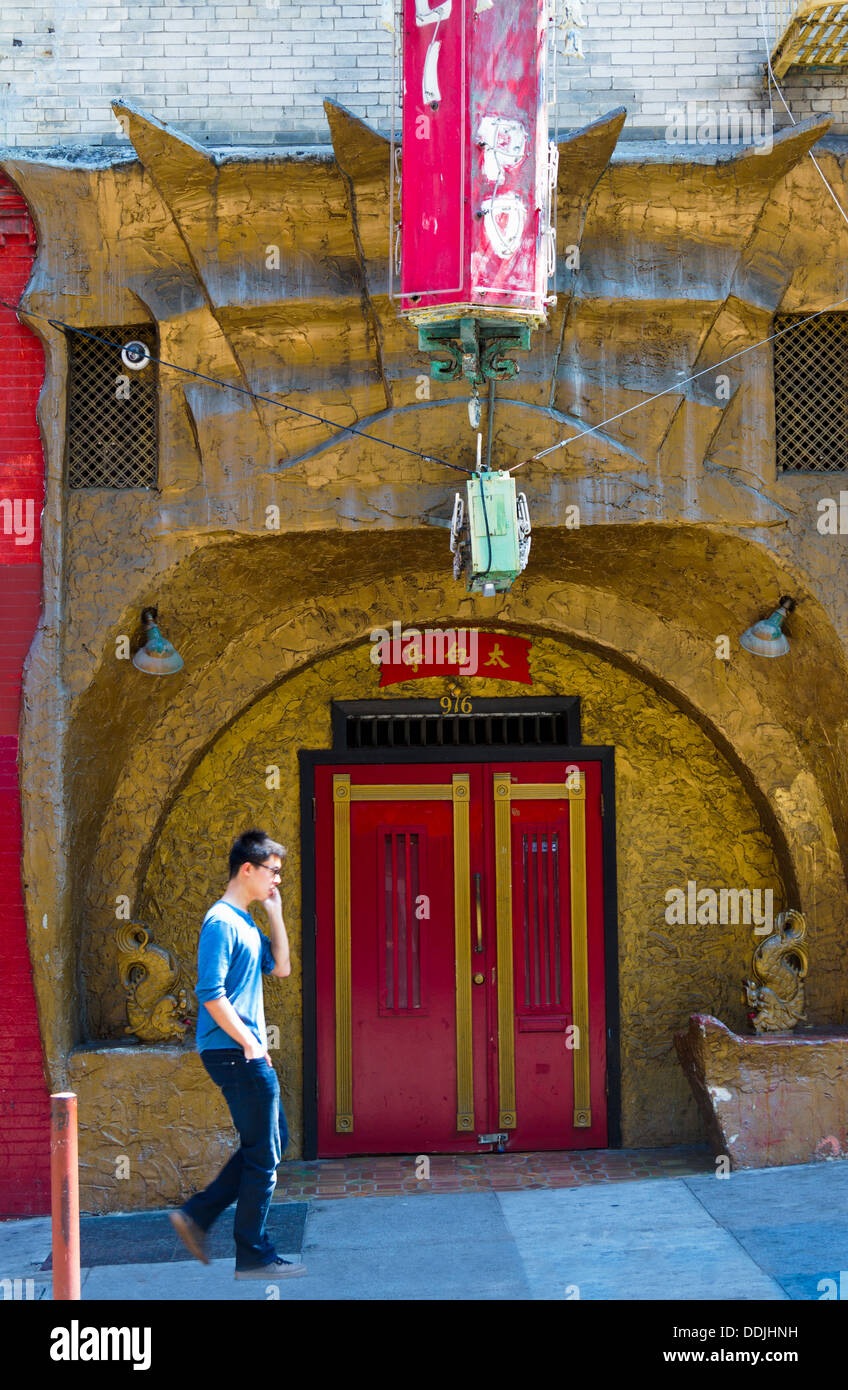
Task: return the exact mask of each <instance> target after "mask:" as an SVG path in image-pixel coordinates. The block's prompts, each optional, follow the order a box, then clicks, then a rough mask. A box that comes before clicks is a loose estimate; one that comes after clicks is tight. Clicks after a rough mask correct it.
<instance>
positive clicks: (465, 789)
mask: <svg viewBox="0 0 848 1390" xmlns="http://www.w3.org/2000/svg"><path fill="white" fill-rule="evenodd" d="M451 788H452V791H451V795H452V797H453V921H454V953H455V960H456V1127H457V1129H458V1130H463V1131H467V1130H471V1129H473V1128H474V1063H473V1058H472V1052H471V1040H472V1030H471V864H470V859H469V838H470V835H469V802H470V797H471V788H470V775H469V773H467V772H456V773H454V775H453V777H452V779H451Z"/></svg>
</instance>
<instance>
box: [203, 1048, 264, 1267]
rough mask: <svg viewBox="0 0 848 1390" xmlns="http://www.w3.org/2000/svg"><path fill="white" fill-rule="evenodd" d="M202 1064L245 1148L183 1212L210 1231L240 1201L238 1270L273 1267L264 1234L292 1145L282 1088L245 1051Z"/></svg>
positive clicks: (213, 1054)
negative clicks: (280, 1165) (247, 1058)
mask: <svg viewBox="0 0 848 1390" xmlns="http://www.w3.org/2000/svg"><path fill="white" fill-rule="evenodd" d="M200 1059H201V1061H202V1062H203V1065H204V1067H205V1068H206V1070H207V1071H208V1073H209V1075H210V1076H211V1078H212V1080H213V1081H214V1082H215V1084H216V1085H217V1086H220V1088H221V1090H222V1091H223V1093H224V1099H225V1100H226V1102H227V1105H228V1106H229V1107H230V1114H231V1115H232V1117H233V1124H234V1125H235V1127H236V1129H237V1130H238V1132H239V1138H240V1139H241V1147H240V1148H239V1150H238V1151H237V1153H234V1154H233V1156H232V1158H231V1159H230V1161H229V1163H227V1164H225V1165H224V1167H223V1168H222V1169H221V1171H220V1173H219V1174H218V1176H217V1178H216V1179H215V1181H214V1182H211V1183H210V1184H209V1186H208V1187H207V1188H204V1190H203V1192H197V1193H195V1195H194V1196H193V1197H190V1198H189V1200H188V1201H187V1202H186V1203H185V1205H184V1206H183V1211H184V1212H185V1213H186V1215H187V1216H190V1217H191V1218H192V1220H193V1221H196V1222H197V1224H198V1226H201V1227H202V1228H203V1230H204V1231H208V1229H209V1227H210V1226H211V1225H212V1222H213V1221H215V1220H216V1218H217V1217H219V1216H220V1215H221V1212H222V1211H224V1210H225V1209H226V1208H227V1207H228V1206H230V1204H231V1203H232V1202H235V1201H237V1202H238V1205H237V1206H236V1216H235V1222H234V1225H233V1235H234V1236H235V1241H236V1269H255V1268H256V1267H257V1266H258V1265H267V1264H271V1262H272V1261H273V1260H274V1259H275V1258H276V1253H277V1252H276V1250H275V1249H274V1246H273V1243H272V1242H271V1241H270V1240H269V1239H268V1237H267V1235H266V1234H265V1222H266V1220H267V1217H268V1208H269V1206H270V1205H271V1195H272V1193H273V1191H274V1188H275V1186H276V1183H277V1164H278V1163H279V1162H280V1159H281V1158H282V1156H283V1154H284V1153H285V1150H286V1145H287V1144H288V1142H289V1134H288V1126H287V1124H286V1116H285V1111H284V1110H283V1107H282V1106H281V1104H280V1083H279V1082H278V1080H277V1074H276V1072H275V1071H274V1068H273V1067H270V1066H269V1065H268V1063H267V1062H266V1061H265V1059H264V1058H262V1057H260V1058H258V1059H257V1060H256V1061H253V1062H248V1061H245V1056H244V1053H243V1052H242V1050H241V1048H240V1047H222V1048H210V1049H208V1050H207V1051H205V1052H201V1054H200Z"/></svg>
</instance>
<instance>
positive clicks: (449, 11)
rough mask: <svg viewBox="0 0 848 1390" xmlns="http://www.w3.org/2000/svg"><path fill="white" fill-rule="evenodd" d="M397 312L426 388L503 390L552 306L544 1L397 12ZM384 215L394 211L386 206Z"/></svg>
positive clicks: (438, 1)
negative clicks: (414, 333) (454, 383)
mask: <svg viewBox="0 0 848 1390" xmlns="http://www.w3.org/2000/svg"><path fill="white" fill-rule="evenodd" d="M402 14H403V136H402V140H403V145H402V149H403V180H402V190H401V200H400V201H401V225H400V252H401V274H400V293H399V300H400V312H401V314H402V315H404V317H406V318H409V319H410V320H411V321H412V322H413V323H416V324H418V325H419V346H420V347H421V348H422V349H423V350H425V351H427V350H429V351H439V352H442V353H444V352H446V353H447V354H448V358H449V360H448V361H447V362H445V361H435V362H434V363H433V367H432V375H433V376H434V377H435V378H436V379H439V378H441V379H456V378H457V377H458V376H459V375H460V373H463V374H464V375H465V376H466V377H468V379H469V380H470V381H471V383H472V388H473V389H474V391H475V394H476V390H477V387H478V386H479V384H480V383H481V381H482V380H483V379H485V378H492V377H507V376H512V375H514V374H515V372H516V371H517V370H518V367H517V364H516V363H515V362H513V361H512V360H511V359H509V358H504V355H503V354H504V352H505V351H510V350H512V349H514V348H519V347H520V348H528V347H529V345H530V330H531V329H532V328H533V327H535V326H537V325H539V324H541V323H544V322H545V319H546V305H547V304H550V303H552V302H554V300H553V298H552V297H551V296H549V294H548V284H549V280H550V277H551V276H552V274H553V270H554V250H555V243H554V238H555V233H554V228H553V225H552V213H553V189H554V187H555V184H556V164H557V149H556V145H554V144H549V142H548V121H547V107H548V96H549V93H548V90H547V83H546V70H547V67H548V51H549V48H552V40H553V28H554V19H553V15H552V14H551V12H550V6H549V3H548V0H520V3H516V0H403V10H402ZM393 203H394V200H393Z"/></svg>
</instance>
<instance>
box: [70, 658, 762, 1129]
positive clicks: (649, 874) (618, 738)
mask: <svg viewBox="0 0 848 1390" xmlns="http://www.w3.org/2000/svg"><path fill="white" fill-rule="evenodd" d="M368 651H369V649H368V647H367V646H362V645H359V646H357V647H355V648H351V649H348V650H346V651H342V652H339V653H337V654H336V655H334V656H332V657H330V658H328V659H326V660H324V661H320V662H318V663H316V664H315V665H313V666H310V667H308V668H307V669H305V670H302V671H300V672H298V673H297V674H295V675H293V676H292V677H291V678H290V679H289V680H287V681H285V682H284V683H283V684H282V685H280V686H279V687H278V688H277V689H276V690H274V691H273V692H272V693H271V694H269V695H267V696H266V697H265V698H263V699H261V700H259V701H258V702H257V703H256V704H255V705H253V706H252V707H251V709H249V710H248V711H247V713H245V714H244V715H242V716H241V717H240V718H239V719H238V720H236V721H235V722H234V723H233V724H231V725H230V726H229V727H228V728H227V729H226V730H225V731H224V732H223V733H222V734H221V736H220V737H219V738H218V739H217V741H216V742H215V744H214V746H213V747H212V748H211V749H210V750H209V751H208V752H207V753H206V755H205V756H204V757H203V758H202V759H201V761H200V762H199V763H198V765H197V766H196V768H195V769H194V771H193V772H192V774H191V776H190V777H189V779H188V781H187V783H186V784H185V786H184V787H183V789H182V791H181V792H180V794H179V796H178V798H177V800H176V802H175V804H174V805H173V807H172V808H171V810H170V812H169V814H168V816H167V818H166V820H165V822H164V824H163V826H162V828H161V832H160V834H159V837H158V839H157V842H156V845H155V848H154V851H153V855H152V858H151V861H150V865H149V868H148V871H147V875H146V878H145V881H144V886H143V889H142V892H141V895H140V898H139V903H138V912H139V915H140V916H141V918H142V920H144V921H145V922H149V923H150V924H151V925H152V926H153V927H154V931H155V934H156V939H157V941H159V942H161V943H165V944H168V945H170V946H171V947H172V948H173V949H174V950H175V952H176V953H177V955H178V956H179V958H180V960H181V961H182V962H183V964H184V976H183V982H184V983H185V984H187V985H189V986H190V985H191V984H193V982H194V979H195V974H194V958H195V952H196V942H197V934H198V930H199V925H200V922H201V920H202V918H203V914H204V912H205V911H206V909H207V907H208V906H209V905H210V904H211V902H212V901H214V899H215V897H217V896H218V895H219V894H220V893H221V892H222V891H223V889H224V886H225V884H226V854H227V852H228V850H229V845H230V842H231V841H232V839H233V838H234V836H235V835H236V834H237V833H238V832H239V831H240V830H242V829H246V828H247V827H248V826H249V825H253V824H258V825H260V826H263V827H266V828H267V829H268V830H269V831H270V832H271V833H272V834H274V835H275V836H276V837H278V838H280V839H281V840H282V841H283V842H284V843H285V844H286V846H287V848H288V856H287V859H286V863H285V869H284V876H283V885H282V893H283V899H284V905H285V909H286V920H287V922H288V924H289V926H290V930H291V936H292V942H293V950H294V959H295V965H294V970H293V972H292V975H291V976H290V977H289V978H288V979H286V980H268V981H266V985H265V999H266V1012H267V1019H268V1022H269V1024H270V1023H275V1024H277V1025H278V1026H279V1028H280V1033H281V1047H280V1051H279V1053H277V1054H276V1055H275V1065H276V1066H277V1068H278V1071H279V1074H280V1082H281V1089H282V1092H283V1096H284V1101H285V1104H286V1109H287V1113H288V1115H289V1118H290V1125H291V1131H292V1138H293V1142H294V1147H293V1152H298V1151H299V1141H300V1137H301V1133H302V1115H301V1066H302V1050H301V1000H300V990H301V975H300V956H301V952H300V941H301V930H300V921H299V897H300V886H299V885H300V853H299V845H300V839H299V837H300V825H299V820H300V817H299V800H298V798H299V783H298V764H297V750H298V748H303V747H306V748H323V747H329V746H330V711H329V700H330V699H331V698H335V699H355V698H362V697H363V695H364V694H366V693H367V694H368V695H369V696H370V695H376V694H378V693H382V694H383V695H384V696H385V697H386V698H391V697H395V698H396V697H397V695H398V694H403V695H405V696H419V697H420V696H425V695H426V696H430V697H432V696H433V695H434V694H441V693H442V692H443V690H444V688H445V682H444V681H441V680H439V681H433V680H428V681H413V682H410V683H409V684H405V685H403V686H402V687H400V688H390V689H389V690H387V691H384V692H378V691H376V689H375V687H376V684H377V670H376V668H375V667H374V666H373V665H372V664H371V662H370V661H369V659H368ZM531 664H532V671H533V677H534V686H533V691H534V694H542V693H545V694H551V695H553V694H575V695H579V696H580V697H581V701H582V710H583V739H584V742H586V743H593V744H612V745H614V746H615V747H616V749H617V752H616V775H617V807H616V815H617V831H618V869H619V884H620V888H619V912H620V925H619V931H620V971H621V980H620V983H621V1037H622V1058H623V1081H622V1093H623V1119H624V1136H623V1137H624V1142H625V1144H629V1145H632V1144H668V1143H677V1142H684V1141H687V1140H692V1139H697V1138H699V1137H700V1136H701V1126H700V1121H699V1119H698V1117H697V1114H696V1111H695V1106H694V1102H693V1100H692V1097H691V1094H690V1092H689V1087H688V1085H687V1083H686V1080H685V1078H684V1076H683V1074H682V1072H681V1070H680V1067H679V1065H678V1063H677V1060H676V1057H675V1054H674V1049H673V1045H672V1035H673V1033H674V1031H675V1030H676V1029H679V1028H682V1027H684V1026H685V1024H686V1020H687V1019H688V1016H689V1014H690V1013H692V1012H693V1011H695V1010H705V1011H708V1012H713V1013H717V1014H718V1015H719V1016H720V1017H721V1018H723V1019H726V1020H727V1022H728V1023H729V1024H730V1025H731V1026H732V1027H735V1028H742V1027H743V1025H744V1021H745V1015H744V1010H743V1006H742V1002H741V990H740V981H741V976H742V974H743V973H744V971H745V969H746V967H747V964H748V957H749V954H750V950H751V947H752V944H753V943H754V941H755V938H754V937H753V935H752V931H751V928H745V927H743V926H736V927H734V926H711V927H698V926H692V927H679V926H678V927H670V926H668V925H667V924H666V922H665V915H664V914H665V908H666V901H665V894H666V890H667V889H668V888H670V887H673V886H685V884H686V881H687V879H689V878H694V879H696V880H697V881H698V883H699V886H716V887H718V886H721V885H728V884H729V885H744V884H747V885H750V886H760V887H762V888H772V889H773V890H774V892H775V905H776V910H777V908H778V907H779V906H781V905H782V889H781V883H780V877H779V871H778V866H777V863H776V860H775V856H774V853H773V851H772V848H771V846H770V843H769V840H768V838H767V836H766V834H765V833H764V831H763V828H762V826H761V824H760V820H759V817H758V815H757V812H756V810H755V809H754V807H753V805H752V803H751V801H750V799H749V797H748V796H747V794H746V793H745V791H744V789H743V788H742V786H741V784H740V782H739V780H738V778H737V777H736V775H735V774H734V772H733V771H732V770H731V768H730V767H729V766H728V764H727V762H726V761H725V759H724V758H723V757H722V756H721V754H720V753H719V752H718V751H717V750H716V748H715V747H714V745H713V744H712V743H711V742H710V741H709V740H708V739H707V738H706V736H705V735H704V733H703V732H702V730H701V729H700V728H698V726H697V725H696V724H695V723H694V721H693V720H691V719H689V718H688V717H687V716H686V715H685V714H683V713H682V712H681V711H680V710H679V709H676V708H675V707H674V706H673V705H672V704H670V703H669V702H668V701H667V700H665V699H663V697H662V696H661V695H659V694H658V693H657V692H656V691H653V690H651V689H650V688H649V687H647V686H646V685H644V684H643V683H641V682H640V681H639V680H637V679H636V678H635V677H634V676H633V675H632V674H630V673H628V672H625V671H623V670H621V669H618V668H617V667H615V666H613V665H611V664H610V663H608V662H606V661H603V660H601V659H600V658H598V657H597V656H595V655H590V654H588V653H585V652H581V651H577V650H575V649H573V648H571V647H569V646H567V645H566V644H565V643H563V642H559V641H555V640H553V639H551V638H542V639H537V640H536V641H535V642H534V646H533V652H532V656H531ZM222 679H223V675H222ZM466 688H467V689H468V691H469V693H471V694H472V696H473V693H474V690H475V688H476V689H477V690H478V691H479V692H480V693H482V689H483V688H482V687H480V686H479V685H477V686H475V682H474V681H468V682H466ZM485 693H486V695H487V696H489V695H491V696H497V695H515V694H517V693H522V689H521V687H516V686H515V685H512V684H508V683H505V682H492V683H489V682H486V686H485ZM523 693H526V688H524V691H523ZM272 764H275V765H277V766H278V767H279V770H280V788H279V790H269V789H268V788H267V786H266V776H267V769H268V767H269V765H272ZM255 915H256V918H257V920H258V921H259V922H260V923H261V922H262V921H263V914H262V912H261V909H255ZM89 985H90V987H91V988H92V989H93V990H94V991H95V992H97V993H98V994H101V993H103V994H105V993H108V992H109V990H110V987H111V979H110V978H109V973H108V963H107V962H104V969H103V972H102V974H101V975H94V976H93V977H92V978H91V979H90V981H89ZM325 1002H326V1001H325ZM119 1018H120V1013H119V1012H118V1014H117V1015H116V1016H115V1018H114V1024H115V1025H117V1023H118V1021H119Z"/></svg>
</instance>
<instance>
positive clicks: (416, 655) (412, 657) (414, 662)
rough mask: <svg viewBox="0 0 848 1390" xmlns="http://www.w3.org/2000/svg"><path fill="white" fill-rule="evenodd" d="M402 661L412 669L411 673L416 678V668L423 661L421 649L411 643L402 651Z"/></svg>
mask: <svg viewBox="0 0 848 1390" xmlns="http://www.w3.org/2000/svg"><path fill="white" fill-rule="evenodd" d="M403 660H404V661H405V662H406V664H407V666H411V667H412V669H413V671H414V672H415V674H416V676H417V675H418V667H419V666H420V665H421V663H422V662H423V660H424V656H423V654H422V651H421V648H420V647H418V646H416V645H415V643H414V642H411V643H410V645H409V646H408V647H406V648H405V649H404V651H403Z"/></svg>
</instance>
